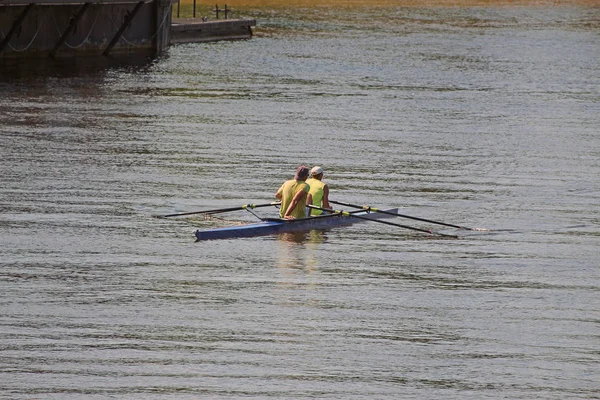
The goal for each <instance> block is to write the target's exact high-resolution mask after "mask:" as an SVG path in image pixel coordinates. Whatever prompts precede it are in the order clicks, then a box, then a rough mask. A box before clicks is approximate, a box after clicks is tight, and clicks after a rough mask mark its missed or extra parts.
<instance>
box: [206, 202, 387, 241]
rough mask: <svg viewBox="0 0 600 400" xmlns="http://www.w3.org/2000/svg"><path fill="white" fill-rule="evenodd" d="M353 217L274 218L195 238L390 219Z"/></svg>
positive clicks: (366, 215)
mask: <svg viewBox="0 0 600 400" xmlns="http://www.w3.org/2000/svg"><path fill="white" fill-rule="evenodd" d="M385 211H388V212H392V213H395V212H398V209H397V208H394V209H390V210H385ZM353 215H357V216H359V217H360V218H355V217H351V216H343V215H340V214H333V215H331V214H329V215H320V216H317V217H310V218H303V219H296V220H284V219H279V218H275V219H268V220H264V221H262V222H257V223H254V224H248V225H241V226H229V227H225V228H217V229H209V230H203V231H201V230H196V232H195V236H196V241H197V242H198V241H201V240H215V239H233V238H242V237H255V236H265V235H273V234H278V233H287V232H305V231H310V230H312V229H330V228H335V227H338V226H348V225H352V224H355V223H358V222H366V220H365V218H368V219H380V218H390V217H392V216H390V215H388V214H382V213H368V212H366V211H359V212H355V213H353Z"/></svg>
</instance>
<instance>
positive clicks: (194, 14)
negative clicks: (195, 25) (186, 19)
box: [192, 0, 196, 18]
mask: <svg viewBox="0 0 600 400" xmlns="http://www.w3.org/2000/svg"><path fill="white" fill-rule="evenodd" d="M192 16H193V17H194V18H196V0H194V12H193V15H192Z"/></svg>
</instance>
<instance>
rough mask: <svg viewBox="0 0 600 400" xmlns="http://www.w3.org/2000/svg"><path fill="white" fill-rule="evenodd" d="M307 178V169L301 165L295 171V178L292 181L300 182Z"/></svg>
mask: <svg viewBox="0 0 600 400" xmlns="http://www.w3.org/2000/svg"><path fill="white" fill-rule="evenodd" d="M306 178H308V167H307V166H305V165H301V166H299V167H298V169H296V176H295V177H294V179H296V180H301V179H306Z"/></svg>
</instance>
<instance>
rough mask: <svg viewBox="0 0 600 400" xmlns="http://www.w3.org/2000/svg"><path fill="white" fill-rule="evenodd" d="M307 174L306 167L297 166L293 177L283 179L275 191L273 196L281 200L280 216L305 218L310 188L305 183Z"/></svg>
mask: <svg viewBox="0 0 600 400" xmlns="http://www.w3.org/2000/svg"><path fill="white" fill-rule="evenodd" d="M308 174H309V171H308V167H306V166H304V165H301V166H299V167H298V169H297V170H296V175H295V176H294V179H290V180H289V181H285V182H284V183H283V184H282V185H281V187H280V188H279V189H278V190H277V193H275V197H277V198H278V199H279V200H281V209H280V210H279V215H280V216H281V218H285V219H296V218H306V202H307V199H308V196H309V195H308V192H309V190H310V187H309V186H308V185H307V184H306V179H307V178H308Z"/></svg>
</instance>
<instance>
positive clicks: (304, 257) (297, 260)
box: [277, 230, 327, 273]
mask: <svg viewBox="0 0 600 400" xmlns="http://www.w3.org/2000/svg"><path fill="white" fill-rule="evenodd" d="M277 241H278V243H279V244H280V245H279V257H278V265H279V267H280V268H283V269H289V270H293V269H303V270H305V271H306V272H308V273H312V272H314V271H315V270H316V269H317V266H318V264H319V257H318V250H319V247H320V246H321V244H323V243H325V242H326V241H327V232H326V231H322V230H311V231H309V232H288V233H281V234H279V235H278V236H277Z"/></svg>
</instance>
